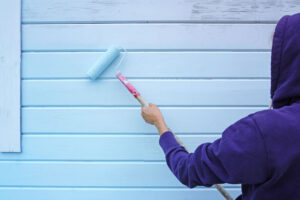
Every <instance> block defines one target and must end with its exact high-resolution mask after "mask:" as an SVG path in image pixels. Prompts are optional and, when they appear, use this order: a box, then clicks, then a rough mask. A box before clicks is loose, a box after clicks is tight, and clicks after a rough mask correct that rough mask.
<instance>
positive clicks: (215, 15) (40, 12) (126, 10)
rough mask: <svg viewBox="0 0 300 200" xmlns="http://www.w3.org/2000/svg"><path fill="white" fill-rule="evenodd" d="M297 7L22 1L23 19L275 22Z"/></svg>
mask: <svg viewBox="0 0 300 200" xmlns="http://www.w3.org/2000/svg"><path fill="white" fill-rule="evenodd" d="M299 10H300V3H299V1H297V0H290V1H284V0H277V1H272V0H258V1H252V0H243V1H230V0H223V1H211V0H164V1H160V0H154V1H153V0H143V1H139V0H130V1H128V0H118V1H116V0H112V1H103V0H86V1H82V0H44V1H43V3H40V1H39V0H24V6H23V12H24V15H23V22H26V23H51V22H52V23H58V22H68V23H70V22H74V23H76V22H77V23H78V22H81V23H84V22H89V23H97V22H106V23H109V22H161V21H167V22H173V21H175V22H214V21H224V22H228V21H229V22H241V21H242V22H275V21H277V20H278V19H279V18H280V17H281V16H283V15H286V14H292V13H296V12H299Z"/></svg>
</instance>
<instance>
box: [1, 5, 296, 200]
mask: <svg viewBox="0 0 300 200" xmlns="http://www.w3.org/2000/svg"><path fill="white" fill-rule="evenodd" d="M22 3H23V5H22V15H23V17H22V21H23V25H22V50H23V53H22V150H23V152H22V153H1V154H0V169H1V170H0V177H1V178H0V199H5V200H8V199H13V200H14V199H18V200H19V199H30V200H35V199H36V200H53V199H55V200H60V199H61V200H77V199H78V200H79V199H88V200H92V199H105V200H109V199H111V200H116V199H140V200H148V199H149V200H150V199H156V200H166V199H170V200H179V199H191V200H194V199H222V196H221V195H220V194H219V193H218V192H217V191H216V190H215V189H214V188H204V187H198V188H195V189H192V190H191V189H188V188H185V187H184V186H182V185H181V184H180V183H179V182H178V181H177V180H176V179H175V178H174V176H173V175H172V174H171V172H170V171H169V169H168V168H167V166H166V164H165V162H164V156H163V153H162V150H161V149H160V147H159V145H158V139H159V138H158V135H157V133H156V130H155V129H154V127H152V126H150V125H148V124H145V123H144V121H143V120H142V118H141V116H140V107H139V105H138V103H137V102H136V101H135V100H134V99H133V98H132V96H131V95H130V94H129V93H128V92H127V91H126V89H125V88H124V87H123V86H122V85H121V83H120V82H119V81H118V80H117V79H115V78H114V72H115V70H116V66H115V65H114V66H112V67H111V68H110V69H109V70H107V71H106V72H105V74H103V78H102V79H101V80H98V81H96V82H91V81H89V80H88V79H87V76H86V74H85V73H86V71H87V70H88V69H89V68H90V67H91V65H92V64H93V63H94V62H95V60H97V58H98V57H99V56H101V54H102V52H103V51H104V50H105V49H106V48H107V47H108V46H109V45H111V44H115V45H121V46H123V47H124V48H126V49H128V51H129V53H128V56H127V57H126V59H125V60H124V63H123V65H122V66H121V71H122V72H123V74H124V75H125V76H127V77H128V78H129V80H131V81H132V83H133V84H134V85H135V86H136V88H137V89H138V90H139V91H140V92H141V93H142V95H143V96H144V98H145V99H146V100H147V101H149V102H153V103H155V104H157V105H159V106H160V108H161V110H162V112H163V114H164V115H165V119H166V122H167V124H168V125H169V127H171V128H172V129H173V131H174V132H175V133H176V134H177V135H178V136H179V137H180V138H182V140H183V142H184V143H185V144H186V146H187V147H188V148H189V149H190V150H191V151H193V150H194V149H195V148H196V147H197V145H199V144H201V143H203V142H209V141H214V140H215V139H217V138H218V137H220V134H221V133H222V131H223V130H224V129H225V128H226V127H227V126H229V125H230V124H231V123H233V122H235V121H236V120H238V119H239V118H241V117H243V116H246V115H247V114H249V113H252V112H255V111H258V110H262V109H266V107H267V104H268V103H269V76H270V72H269V69H270V48H271V45H272V44H271V39H270V38H271V35H272V32H273V31H274V27H275V23H276V21H277V20H278V19H279V17H280V16H281V15H284V14H287V13H293V12H296V10H299V4H297V2H296V1H289V3H283V2H281V1H280V2H277V1H276V3H270V1H266V2H264V1H260V2H257V1H255V2H252V1H251V0H249V1H243V2H240V1H236V3H235V4H234V3H232V1H218V2H216V1H209V0H205V1H197V0H195V1H183V0H166V1H160V0H157V1H150V0H145V1H138V0H118V1H117V0H111V1H102V0H97V1H92V0H86V1H84V0H45V1H40V0H23V2H22ZM224 186H225V187H226V188H227V189H228V191H229V192H230V193H231V194H232V195H233V196H237V195H238V194H239V193H240V187H239V186H238V185H224Z"/></svg>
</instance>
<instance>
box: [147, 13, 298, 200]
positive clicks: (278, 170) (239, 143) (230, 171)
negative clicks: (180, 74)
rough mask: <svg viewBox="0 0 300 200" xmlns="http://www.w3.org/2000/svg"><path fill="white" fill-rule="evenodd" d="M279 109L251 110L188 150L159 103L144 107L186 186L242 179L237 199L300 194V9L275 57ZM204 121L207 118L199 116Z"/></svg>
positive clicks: (284, 27) (282, 30) (287, 23)
mask: <svg viewBox="0 0 300 200" xmlns="http://www.w3.org/2000/svg"><path fill="white" fill-rule="evenodd" d="M271 99H272V104H273V109H269V110H262V111H259V112H256V113H253V114H250V115H248V116H246V117H244V118H242V119H240V120H238V121H237V122H235V123H234V124H232V125H230V126H229V127H228V128H227V129H226V130H225V131H224V132H223V133H222V137H221V138H219V139H217V140H216V141H214V142H212V143H204V144H201V145H200V146H198V147H197V148H196V150H195V151H194V153H188V152H187V151H186V150H185V148H184V147H183V146H181V145H180V144H179V143H178V142H177V140H176V139H175V137H174V135H173V133H172V132H171V131H170V130H168V127H167V126H166V123H165V121H164V118H163V115H162V114H161V112H160V110H159V108H158V107H157V106H155V105H154V104H150V106H149V107H143V108H142V116H143V118H144V120H145V121H146V122H148V123H150V124H153V125H155V126H156V127H157V129H158V132H159V134H160V139H159V143H160V146H161V147H162V149H163V151H164V153H165V156H166V162H167V165H168V166H169V168H170V170H171V171H172V172H173V173H174V175H175V176H176V177H177V178H178V180H179V181H180V182H181V183H183V184H184V185H186V186H188V187H190V188H193V187H196V186H211V185H213V184H219V183H231V184H242V194H241V195H240V196H239V197H238V198H237V199H243V200H250V199H251V200H252V199H255V200H257V199H263V200H268V199H272V200H276V199H284V200H285V199H289V200H293V199H297V200H299V199H300V189H299V187H298V186H299V185H298V184H300V13H299V14H295V15H291V16H284V17H283V18H281V19H280V20H279V22H278V24H277V26H276V29H275V33H274V37H273V45H272V58H271ZM194 120H201V119H194Z"/></svg>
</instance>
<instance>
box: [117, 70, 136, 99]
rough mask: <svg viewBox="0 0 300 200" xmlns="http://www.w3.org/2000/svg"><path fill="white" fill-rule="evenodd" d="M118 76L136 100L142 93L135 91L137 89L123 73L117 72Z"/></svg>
mask: <svg viewBox="0 0 300 200" xmlns="http://www.w3.org/2000/svg"><path fill="white" fill-rule="evenodd" d="M116 76H117V78H118V79H119V80H120V81H121V82H122V83H123V85H124V86H125V87H126V88H127V89H128V90H129V92H130V93H131V94H132V95H133V96H134V97H135V98H137V97H138V96H140V93H139V92H138V91H137V90H136V89H135V87H133V85H131V83H130V82H129V81H128V80H127V79H126V78H125V76H124V75H123V74H122V73H121V72H117V73H116Z"/></svg>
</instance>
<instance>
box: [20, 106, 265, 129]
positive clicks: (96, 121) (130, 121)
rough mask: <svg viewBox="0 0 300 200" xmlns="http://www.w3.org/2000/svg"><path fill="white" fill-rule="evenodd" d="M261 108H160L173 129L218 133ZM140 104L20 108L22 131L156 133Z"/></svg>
mask: <svg viewBox="0 0 300 200" xmlns="http://www.w3.org/2000/svg"><path fill="white" fill-rule="evenodd" d="M261 109H262V108H218V107H216V108H199V107H190V108H189V107H186V108H180V107H179V108H176V107H170V108H162V109H161V111H162V113H163V114H164V116H165V120H166V123H167V124H168V125H169V127H170V128H172V129H173V131H174V132H175V133H187V134H188V133H220V132H222V131H223V130H224V129H225V128H226V127H227V126H229V125H230V124H232V123H234V122H235V121H237V120H239V119H240V118H241V117H244V116H246V115H248V114H249V113H253V112H256V111H258V110H261ZM140 112H141V110H140V108H130V107H115V108H111V107H107V108H100V107H97V108H72V107H70V108H64V107H62V108H23V109H22V122H23V123H22V130H23V133H105V134H108V133H111V134H114V133H120V134H123V133H128V134H148V133H157V131H156V129H155V128H154V127H153V126H151V125H149V124H146V123H145V122H144V120H143V119H142V117H141V115H140Z"/></svg>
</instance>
